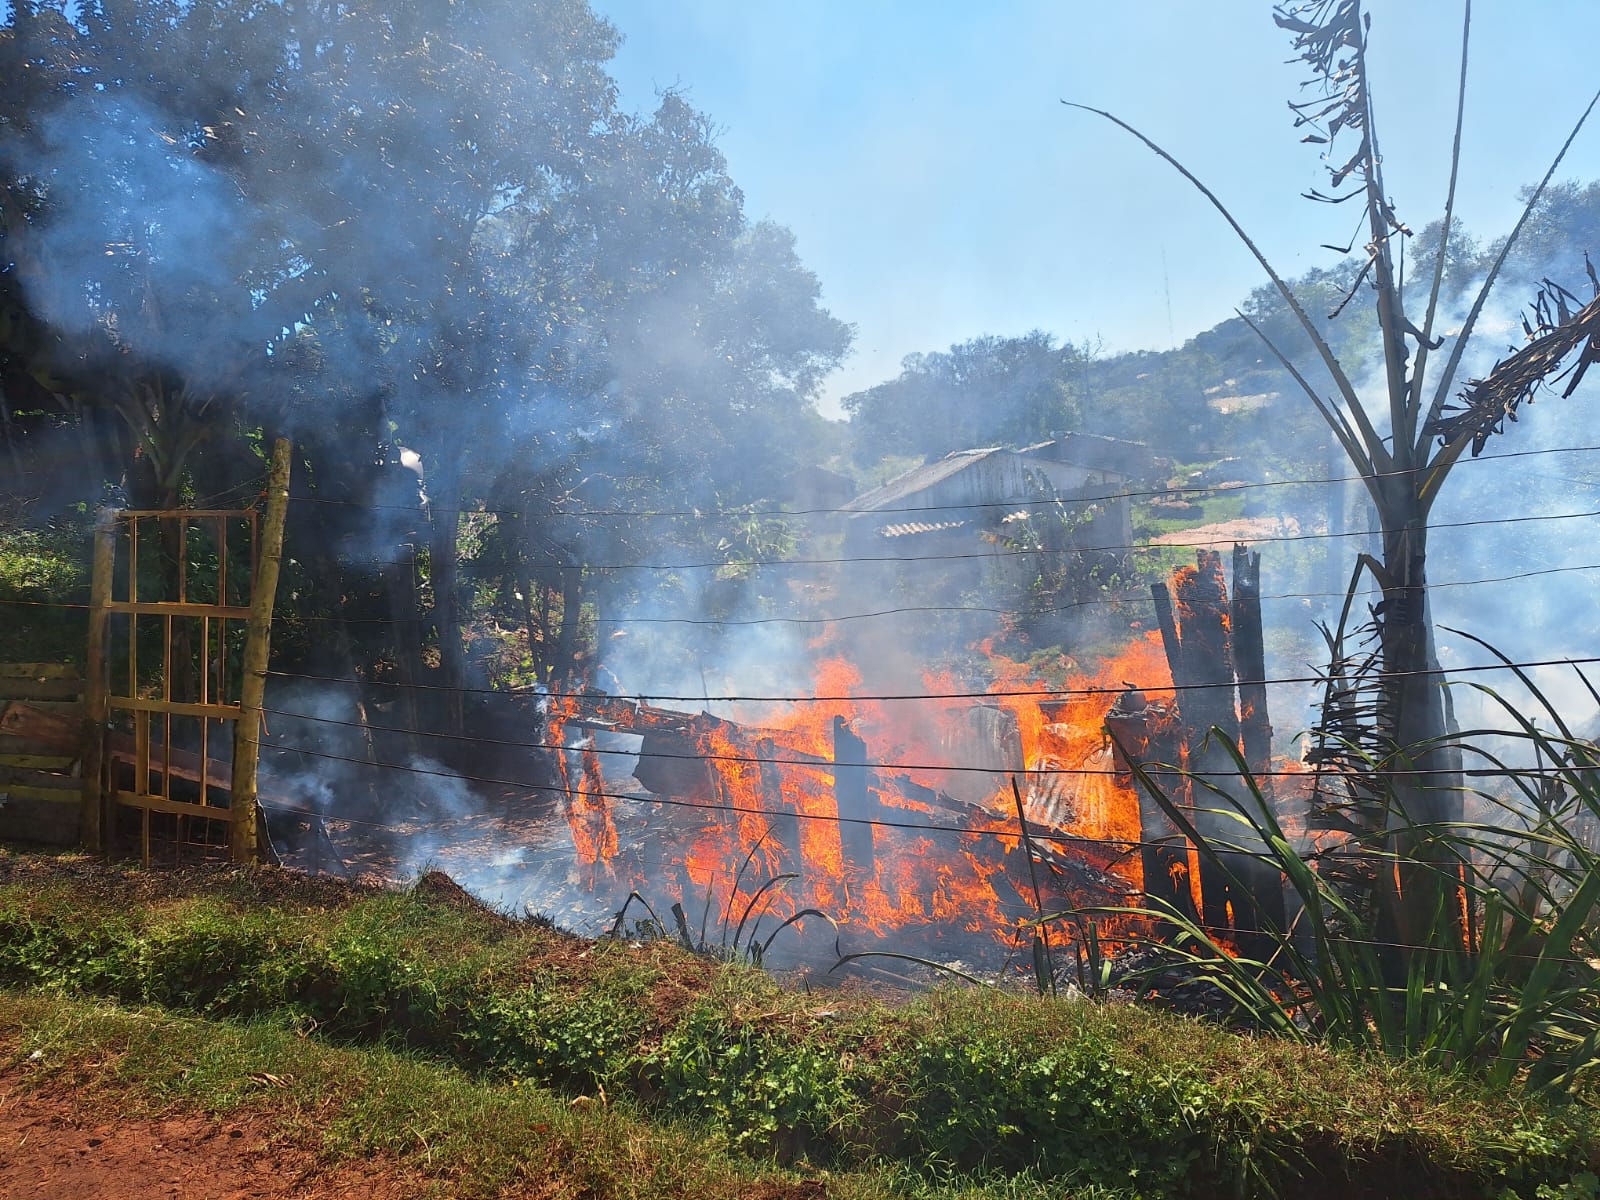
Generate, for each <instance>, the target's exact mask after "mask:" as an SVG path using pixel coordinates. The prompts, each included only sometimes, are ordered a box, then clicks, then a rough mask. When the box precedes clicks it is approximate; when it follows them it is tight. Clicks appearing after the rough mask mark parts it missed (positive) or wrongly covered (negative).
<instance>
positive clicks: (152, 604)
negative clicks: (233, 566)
mask: <svg viewBox="0 0 1600 1200" xmlns="http://www.w3.org/2000/svg"><path fill="white" fill-rule="evenodd" d="M106 610H107V611H108V612H114V613H132V614H134V615H135V616H140V617H226V618H227V619H228V620H230V621H246V620H249V618H250V610H249V609H248V608H244V607H241V606H240V605H237V604H196V603H194V602H193V601H190V600H113V601H111V603H110V604H108V605H106Z"/></svg>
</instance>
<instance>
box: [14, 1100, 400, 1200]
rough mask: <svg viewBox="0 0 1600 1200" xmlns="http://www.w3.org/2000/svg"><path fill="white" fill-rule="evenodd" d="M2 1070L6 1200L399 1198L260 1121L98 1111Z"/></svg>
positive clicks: (393, 1187) (389, 1179) (385, 1177)
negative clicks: (286, 1140) (25, 1086)
mask: <svg viewBox="0 0 1600 1200" xmlns="http://www.w3.org/2000/svg"><path fill="white" fill-rule="evenodd" d="M17 1082H18V1081H17V1077H16V1076H15V1075H12V1076H11V1077H9V1078H6V1077H4V1076H0V1196H5V1197H7V1198H8V1200H312V1198H315V1200H356V1198H357V1197H360V1198H361V1200H405V1198H407V1197H410V1196H414V1195H416V1194H417V1190H418V1189H417V1188H416V1187H415V1186H413V1185H411V1184H410V1183H408V1182H407V1181H404V1180H402V1179H400V1178H397V1177H396V1175H395V1174H393V1173H385V1172H384V1171H382V1170H381V1169H380V1168H379V1167H378V1166H376V1165H372V1166H369V1165H365V1164H357V1165H349V1164H346V1165H343V1166H339V1167H333V1168H328V1167H324V1166H323V1165H322V1164H320V1163H319V1162H318V1161H317V1159H316V1157H315V1156H314V1155H312V1154H310V1153H308V1152H306V1151H304V1150H300V1149H297V1148H295V1147H292V1146H286V1145H284V1144H283V1143H282V1141H281V1138H280V1139H277V1140H275V1134H274V1130H273V1129H272V1128H271V1127H270V1126H269V1125H268V1123H267V1122H265V1121H256V1122H253V1121H251V1120H250V1119H249V1118H245V1119H243V1120H235V1119H229V1120H215V1119H212V1118H208V1117H197V1116H168V1117H162V1118H141V1117H121V1116H118V1115H117V1114H115V1113H95V1112H91V1111H89V1110H88V1109H87V1108H86V1106H85V1105H84V1103H83V1102H82V1101H81V1100H79V1099H77V1098H75V1097H74V1096H72V1095H70V1094H68V1093H65V1092H59V1091H50V1090H39V1091H33V1090H27V1091H24V1090H20V1089H19V1088H18V1087H17Z"/></svg>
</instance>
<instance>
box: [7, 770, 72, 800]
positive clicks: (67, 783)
mask: <svg viewBox="0 0 1600 1200" xmlns="http://www.w3.org/2000/svg"><path fill="white" fill-rule="evenodd" d="M12 784H18V785H21V786H26V787H43V788H49V787H66V788H71V789H72V791H73V794H74V795H77V794H80V791H81V788H80V785H79V783H78V781H77V780H76V779H75V778H73V777H72V776H70V775H58V774H56V773H55V772H54V771H40V770H37V769H35V768H33V767H0V789H4V788H7V787H9V786H11V785H12Z"/></svg>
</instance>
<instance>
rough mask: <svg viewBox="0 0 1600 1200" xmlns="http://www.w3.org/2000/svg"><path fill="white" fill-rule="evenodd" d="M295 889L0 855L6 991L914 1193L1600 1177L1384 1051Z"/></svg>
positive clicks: (1444, 1187) (1581, 1134)
mask: <svg viewBox="0 0 1600 1200" xmlns="http://www.w3.org/2000/svg"><path fill="white" fill-rule="evenodd" d="M19 875H26V876H27V877H26V879H22V878H19ZM53 875H54V876H59V878H53V877H52V876H53ZM8 879H9V882H7V880H8ZM85 882H87V883H88V886H85ZM296 887H297V885H296V884H295V883H294V882H293V880H292V878H286V877H285V876H283V875H282V873H277V872H270V871H256V872H237V871H227V872H217V871H211V872H206V873H180V872H173V873H160V872H142V871H136V870H120V869H117V868H103V869H95V870H93V871H90V870H89V868H88V867H86V865H85V864H84V863H83V862H82V861H81V860H72V859H70V858H67V859H37V860H32V859H30V860H22V859H17V858H14V857H12V856H3V855H0V984H4V985H5V986H7V987H9V988H12V989H33V990H35V991H42V992H44V993H46V994H54V995H57V996H63V997H97V998H103V999H106V1000H113V1001H116V1002H117V1003H119V1004H121V1005H124V1006H131V1005H137V1006H154V1007H156V1008H158V1009H160V1010H165V1011H169V1012H172V1013H175V1014H189V1015H192V1016H194V1017H200V1018H204V1019H207V1020H229V1021H233V1022H235V1023H239V1022H250V1023H251V1024H249V1025H248V1028H251V1029H270V1030H273V1031H276V1032H275V1033H274V1034H273V1036H286V1037H298V1038H300V1039H302V1040H303V1039H304V1038H306V1037H307V1036H311V1037H313V1038H314V1041H315V1042H316V1043H317V1044H322V1045H342V1046H345V1047H351V1048H360V1047H374V1046H382V1047H384V1048H386V1049H388V1050H391V1051H398V1052H401V1053H404V1054H408V1055H412V1056H420V1058H419V1059H418V1060H417V1061H424V1062H430V1063H432V1064H435V1066H434V1067H430V1068H429V1069H436V1068H437V1069H445V1068H448V1069H450V1070H454V1071H462V1072H465V1073H466V1075H467V1076H468V1077H470V1078H471V1079H474V1080H477V1081H480V1085H481V1086H485V1087H499V1088H516V1089H524V1090H526V1091H528V1092H538V1093H541V1094H545V1095H558V1096H562V1097H566V1098H568V1099H571V1098H573V1097H578V1096H585V1097H589V1098H591V1100H599V1101H600V1102H602V1103H606V1104H611V1105H617V1104H621V1105H623V1106H625V1107H627V1108H628V1109H629V1111H632V1112H635V1113H637V1114H640V1119H646V1118H647V1119H649V1120H651V1121H665V1122H668V1123H672V1122H678V1121H686V1122H688V1123H690V1124H691V1125H692V1126H694V1127H695V1128H697V1129H699V1130H700V1131H701V1136H702V1137H703V1138H706V1139H707V1144H708V1145H711V1146H714V1147H717V1148H719V1149H718V1153H722V1152H726V1151H736V1152H742V1153H745V1154H748V1155H752V1156H755V1157H756V1158H761V1159H767V1160H772V1159H776V1160H778V1161H782V1162H790V1163H804V1162H810V1163H812V1164H815V1165H817V1166H819V1167H820V1166H826V1167H828V1168H829V1169H832V1170H835V1171H839V1170H851V1169H864V1168H866V1167H867V1166H868V1165H870V1164H874V1163H878V1164H882V1163H890V1164H894V1165H893V1170H894V1171H895V1172H899V1173H900V1174H899V1176H897V1177H903V1179H905V1180H916V1181H920V1182H917V1183H916V1184H915V1185H914V1188H913V1190H915V1188H923V1187H933V1186H935V1184H938V1186H941V1187H942V1186H945V1185H947V1184H951V1181H965V1182H964V1183H961V1185H960V1186H963V1187H967V1186H970V1187H982V1188H989V1187H992V1186H1000V1184H997V1183H995V1181H997V1180H998V1181H1011V1182H1010V1183H1007V1184H1005V1186H1008V1187H1009V1186H1013V1185H1016V1184H1018V1183H1020V1182H1021V1181H1024V1180H1034V1181H1040V1180H1048V1181H1053V1182H1052V1184H1051V1186H1052V1187H1055V1188H1057V1189H1058V1190H1059V1189H1060V1188H1079V1189H1089V1190H1088V1191H1086V1192H1083V1193H1082V1194H1085V1195H1089V1194H1097V1193H1096V1189H1098V1190H1099V1191H1098V1194H1104V1195H1146V1196H1190V1195H1194V1196H1198V1195H1216V1194H1271V1193H1274V1192H1276V1193H1280V1194H1296V1195H1335V1194H1337V1195H1341V1196H1342V1195H1351V1194H1355V1195H1361V1194H1370V1195H1380V1194H1382V1195H1391V1194H1407V1195H1504V1196H1507V1197H1526V1198H1527V1200H1532V1198H1533V1197H1534V1196H1535V1195H1537V1194H1539V1193H1538V1189H1539V1188H1541V1187H1543V1188H1546V1189H1549V1188H1562V1187H1565V1186H1567V1185H1568V1184H1569V1183H1570V1182H1571V1181H1573V1180H1575V1179H1576V1180H1581V1179H1582V1177H1583V1173H1584V1172H1586V1171H1590V1170H1592V1169H1593V1167H1594V1165H1595V1159H1596V1155H1595V1150H1594V1148H1595V1145H1596V1141H1595V1138H1594V1121H1593V1114H1592V1111H1591V1110H1590V1109H1589V1108H1588V1107H1587V1106H1585V1105H1584V1104H1583V1103H1581V1102H1578V1101H1571V1102H1567V1103H1564V1104H1559V1105H1557V1104H1545V1105H1540V1104H1534V1103H1532V1102H1530V1101H1526V1100H1523V1099H1521V1098H1519V1097H1518V1095H1517V1094H1516V1093H1515V1090H1514V1089H1512V1090H1508V1091H1505V1092H1502V1093H1500V1094H1497V1095H1491V1094H1488V1093H1487V1092H1486V1091H1484V1090H1483V1089H1481V1088H1480V1087H1478V1086H1477V1085H1475V1084H1473V1083H1472V1082H1470V1081H1469V1080H1466V1079H1463V1078H1456V1077H1452V1076H1449V1075H1446V1074H1443V1073H1441V1072H1438V1071H1430V1070H1424V1069H1422V1068H1420V1067H1414V1066H1409V1065H1407V1064H1404V1063H1398V1062H1395V1061H1392V1060H1387V1059H1381V1058H1367V1057H1362V1056H1360V1055H1358V1054H1354V1053H1340V1052H1335V1051H1332V1050H1328V1049H1325V1048H1319V1047H1307V1046H1303V1045H1296V1044H1293V1043H1290V1042H1288V1041H1283V1040H1279V1039H1267V1038H1255V1039H1252V1038H1245V1037H1241V1036H1238V1035H1235V1034H1231V1033H1229V1032H1227V1031H1225V1030H1223V1029H1220V1028H1217V1027H1214V1026H1206V1025H1202V1024H1199V1023H1197V1022H1193V1021H1188V1020H1184V1019H1181V1018H1177V1017H1174V1016H1171V1015H1168V1014H1162V1013H1159V1012H1154V1011H1150V1010H1146V1009H1142V1008H1138V1007H1133V1006H1128V1005H1111V1004H1094V1003H1087V1002H1077V1003H1068V1002H1059V1001H1051V1000H1047V999H1041V998H1039V997H1033V996H1015V995H1005V994H999V993H993V992H981V991H966V992H955V991H944V992H935V993H932V994H929V995H926V996H923V997H919V998H916V999H913V1000H910V1001H899V1002H890V1001H887V1000H882V999H877V998H873V997H870V996H860V995H840V994H823V995H817V994H810V995H807V994H797V993H794V992H789V991H785V990H784V989H782V988H781V987H780V986H779V985H778V984H777V983H775V982H774V981H773V980H772V979H770V978H769V977H767V976H765V975H762V974H761V973H759V972H756V971H752V970H749V969H745V968H739V967H731V966H724V965H721V964H715V963H710V962H708V961H706V960H705V959H702V958H698V957H696V956H693V955H690V954H688V953H686V952H684V951H683V950H681V948H678V947H676V946H674V945H673V944H671V943H669V942H664V941H661V942H645V943H627V942H620V941H611V942H608V941H600V942H588V941H583V940H580V939H575V938H572V937H570V936H568V935H565V934H562V933H560V932H558V931H555V930H551V929H548V928H541V927H539V926H537V925H534V924H531V923H519V922H514V921H510V920H508V919H506V918H504V917H502V916H499V915H496V914H493V913H487V912H483V911H479V910H475V909H471V908H469V907H462V906H460V905H451V904H448V903H445V902H443V901H440V900H438V899H436V898H430V897H429V896H427V895H424V894H422V893H420V892H416V893H413V894H409V895H398V894H389V893H374V892H360V891H355V890H351V891H348V892H346V893H343V894H342V895H337V894H334V893H329V892H327V891H326V890H322V891H317V892H315V894H310V893H307V894H305V895H298V894H296ZM319 887H320V885H319ZM252 897H253V899H252ZM239 1027H240V1028H245V1027H246V1026H244V1025H240V1026H239ZM263 1036H264V1035H263ZM475 1086H476V1085H475ZM563 1102H565V1101H563ZM940 1181H943V1182H942V1183H941V1182H940ZM907 1186H908V1187H910V1186H912V1185H911V1184H907ZM952 1186H953V1185H952ZM1577 1186H1581V1183H1580V1184H1579V1185H1577ZM1550 1194H1553V1195H1557V1194H1562V1193H1560V1192H1552V1193H1550ZM1574 1194H1576V1193H1574Z"/></svg>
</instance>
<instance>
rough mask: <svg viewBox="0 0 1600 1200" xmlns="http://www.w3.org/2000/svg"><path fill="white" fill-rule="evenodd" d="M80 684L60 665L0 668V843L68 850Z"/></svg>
mask: <svg viewBox="0 0 1600 1200" xmlns="http://www.w3.org/2000/svg"><path fill="white" fill-rule="evenodd" d="M82 696H83V680H82V679H81V678H80V677H79V675H78V672H77V668H75V667H71V666H66V665H64V664H61V663H0V839H3V840H5V841H16V842H31V843H34V844H36V845H46V846H75V845H77V843H78V816H79V812H80V810H81V807H82V798H83V779H82V770H81V766H80V756H81V753H82V740H83V705H82Z"/></svg>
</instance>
